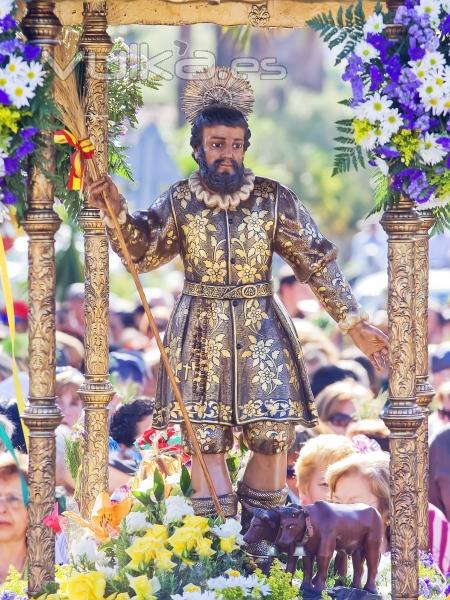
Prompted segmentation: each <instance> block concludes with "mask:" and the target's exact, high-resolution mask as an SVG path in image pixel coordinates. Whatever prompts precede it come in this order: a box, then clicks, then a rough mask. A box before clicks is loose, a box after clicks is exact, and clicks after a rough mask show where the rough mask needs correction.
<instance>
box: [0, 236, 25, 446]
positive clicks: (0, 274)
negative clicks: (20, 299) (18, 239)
mask: <svg viewBox="0 0 450 600" xmlns="http://www.w3.org/2000/svg"><path fill="white" fill-rule="evenodd" d="M0 281H1V284H2V288H3V295H4V297H5V307H6V316H7V318H8V327H9V333H10V335H11V355H12V363H13V364H12V372H13V382H14V389H15V391H16V401H17V407H18V409H19V414H20V415H23V413H24V411H25V402H24V399H23V394H22V387H21V385H20V380H19V371H18V369H17V363H16V356H15V347H14V344H15V338H16V324H15V321H14V301H13V295H12V290H11V283H10V281H9V276H8V265H7V262H6V253H5V247H4V245H3V238H2V236H1V235H0ZM22 428H23V433H24V436H25V440H26V441H28V428H27V426H26V425H25V423H24V422H23V420H22Z"/></svg>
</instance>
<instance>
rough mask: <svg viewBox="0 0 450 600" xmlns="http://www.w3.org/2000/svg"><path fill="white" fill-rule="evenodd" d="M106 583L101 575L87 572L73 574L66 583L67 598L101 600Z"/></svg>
mask: <svg viewBox="0 0 450 600" xmlns="http://www.w3.org/2000/svg"><path fill="white" fill-rule="evenodd" d="M105 587H106V581H105V576H104V575H103V573H98V572H97V571H88V572H87V573H74V574H73V575H72V576H71V577H70V579H68V581H67V595H68V596H69V598H73V599H74V600H75V598H80V600H81V598H83V600H103V597H104V595H105Z"/></svg>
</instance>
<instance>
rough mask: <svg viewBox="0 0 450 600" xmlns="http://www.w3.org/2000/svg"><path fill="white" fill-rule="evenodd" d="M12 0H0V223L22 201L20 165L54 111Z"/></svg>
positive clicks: (36, 50) (47, 79) (45, 80)
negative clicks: (15, 16)
mask: <svg viewBox="0 0 450 600" xmlns="http://www.w3.org/2000/svg"><path fill="white" fill-rule="evenodd" d="M16 9H17V6H16V3H15V2H14V1H13V0H2V1H1V2H0V222H3V221H4V220H5V219H7V218H8V217H9V216H10V213H11V210H10V209H11V207H13V206H15V207H16V209H17V210H18V212H19V214H20V213H22V212H23V207H24V206H25V194H26V189H25V185H24V180H25V177H24V169H25V166H26V161H27V159H28V158H29V156H30V155H31V154H32V153H33V152H34V151H35V149H36V143H35V140H34V138H35V135H36V133H37V131H38V129H41V128H46V127H48V126H49V123H50V121H49V119H50V117H51V115H52V114H53V113H54V107H53V104H52V101H51V97H50V93H49V89H50V77H49V75H48V71H47V68H46V67H45V66H43V65H41V63H40V62H39V59H40V57H41V50H40V48H39V47H38V46H34V45H31V44H28V43H26V42H25V41H24V40H23V38H22V36H21V33H20V28H19V26H18V24H17V22H16V20H15V18H14V14H15V12H16Z"/></svg>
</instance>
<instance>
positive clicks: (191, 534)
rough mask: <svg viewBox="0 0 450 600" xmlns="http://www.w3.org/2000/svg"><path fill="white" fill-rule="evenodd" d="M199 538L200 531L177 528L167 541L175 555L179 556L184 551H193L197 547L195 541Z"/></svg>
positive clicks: (191, 528)
mask: <svg viewBox="0 0 450 600" xmlns="http://www.w3.org/2000/svg"><path fill="white" fill-rule="evenodd" d="M188 516H191V515H188ZM199 518H202V517H199ZM201 538H202V533H201V531H200V529H194V528H193V527H186V526H183V527H179V528H178V529H175V531H174V533H173V535H172V536H171V537H170V538H169V540H168V541H169V544H170V545H171V546H172V548H173V551H174V552H175V554H177V555H178V556H181V555H182V554H183V552H184V550H188V551H189V550H193V549H194V548H195V546H196V545H197V541H198V540H199V539H201Z"/></svg>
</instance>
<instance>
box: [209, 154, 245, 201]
mask: <svg viewBox="0 0 450 600" xmlns="http://www.w3.org/2000/svg"><path fill="white" fill-rule="evenodd" d="M227 162H228V161H227ZM229 162H231V164H232V166H233V172H232V173H219V171H218V169H219V167H220V165H221V164H222V160H220V159H218V160H215V161H214V162H213V163H212V164H211V165H208V163H207V162H206V156H205V151H204V149H203V147H201V148H200V150H199V152H198V165H199V168H200V177H201V178H202V180H203V183H204V184H205V185H206V186H207V187H208V188H209V189H210V190H211V191H213V192H216V193H217V194H233V193H234V192H237V191H238V190H239V189H240V188H241V187H242V184H243V183H244V165H243V163H241V164H239V163H238V162H236V161H235V160H231V161H229Z"/></svg>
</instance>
